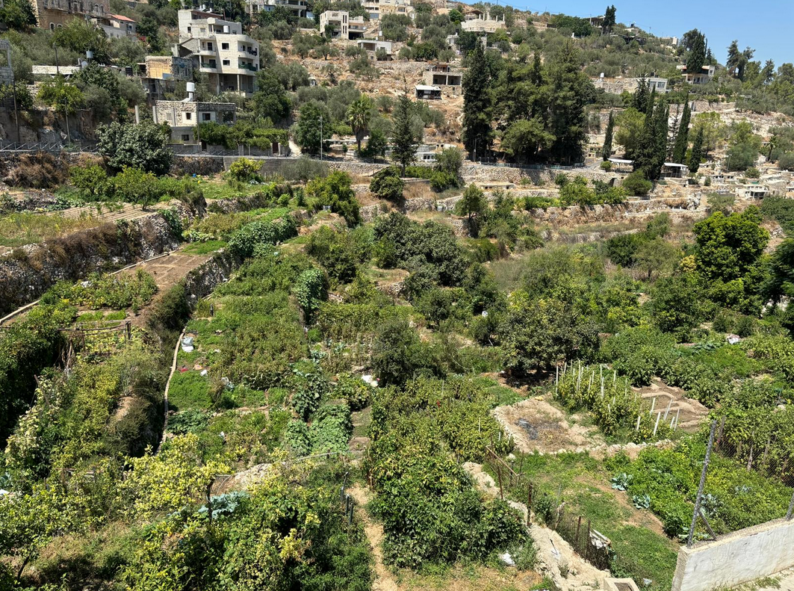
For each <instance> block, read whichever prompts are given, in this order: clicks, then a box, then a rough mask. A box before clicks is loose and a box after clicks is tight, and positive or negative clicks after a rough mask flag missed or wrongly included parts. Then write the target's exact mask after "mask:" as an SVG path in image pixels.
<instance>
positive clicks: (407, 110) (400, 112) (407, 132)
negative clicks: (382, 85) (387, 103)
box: [392, 94, 419, 175]
mask: <svg viewBox="0 0 794 591" xmlns="http://www.w3.org/2000/svg"><path fill="white" fill-rule="evenodd" d="M392 121H393V122H394V131H393V133H392V158H393V159H394V161H395V162H398V163H399V164H400V166H401V167H402V174H403V175H405V167H406V166H408V165H409V164H410V163H411V162H413V161H414V158H415V157H416V150H417V149H418V147H419V146H418V143H417V141H416V138H415V137H414V132H413V131H412V130H411V99H409V98H408V95H405V94H403V95H402V96H401V97H400V100H399V101H397V107H396V108H395V109H394V117H393V118H392Z"/></svg>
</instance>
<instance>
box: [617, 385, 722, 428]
mask: <svg viewBox="0 0 794 591" xmlns="http://www.w3.org/2000/svg"><path fill="white" fill-rule="evenodd" d="M632 389H633V390H634V391H635V392H637V393H638V394H639V395H640V396H641V397H642V399H643V400H645V401H647V402H648V404H651V405H652V407H653V409H654V410H653V414H654V416H655V415H656V414H657V413H658V412H660V411H661V412H662V419H661V420H667V423H668V424H669V423H670V421H671V420H672V417H677V420H676V422H677V423H678V428H679V429H682V430H684V431H687V432H690V433H693V432H695V431H697V430H698V427H700V425H701V423H703V421H705V420H706V418H707V417H708V414H709V409H708V408H706V407H705V406H703V405H702V404H701V403H700V402H698V401H697V400H694V399H692V398H687V397H686V392H684V390H682V389H681V388H674V387H673V386H668V385H667V384H665V383H664V382H663V381H662V380H660V379H658V378H656V379H654V380H653V381H652V382H651V385H650V386H645V387H643V388H632Z"/></svg>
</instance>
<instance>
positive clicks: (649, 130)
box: [634, 90, 656, 178]
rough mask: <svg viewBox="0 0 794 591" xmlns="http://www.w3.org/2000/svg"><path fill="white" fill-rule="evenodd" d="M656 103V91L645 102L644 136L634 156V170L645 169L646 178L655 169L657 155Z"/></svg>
mask: <svg viewBox="0 0 794 591" xmlns="http://www.w3.org/2000/svg"><path fill="white" fill-rule="evenodd" d="M655 101H656V91H655V90H654V91H652V92H651V93H649V94H648V99H647V100H646V102H645V108H644V109H643V111H644V112H645V124H644V126H643V128H642V135H641V136H640V141H639V142H638V145H637V151H636V153H635V155H634V169H635V170H640V169H645V171H646V172H645V176H646V178H647V176H648V170H649V169H650V168H652V167H653V161H654V157H655V154H656V134H655V133H654V132H655V129H656V127H655V125H654V120H653V105H654V102H655Z"/></svg>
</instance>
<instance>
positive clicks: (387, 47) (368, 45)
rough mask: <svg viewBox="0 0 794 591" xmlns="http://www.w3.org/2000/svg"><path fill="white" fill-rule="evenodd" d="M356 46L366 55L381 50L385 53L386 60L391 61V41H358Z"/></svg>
mask: <svg viewBox="0 0 794 591" xmlns="http://www.w3.org/2000/svg"><path fill="white" fill-rule="evenodd" d="M356 45H358V46H359V47H360V48H361V49H363V50H364V51H366V52H368V53H376V52H377V51H378V50H379V49H382V50H383V51H384V52H386V58H387V59H391V57H392V45H391V41H375V40H374V39H359V40H358V41H356Z"/></svg>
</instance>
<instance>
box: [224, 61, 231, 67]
mask: <svg viewBox="0 0 794 591" xmlns="http://www.w3.org/2000/svg"><path fill="white" fill-rule="evenodd" d="M223 65H224V66H231V65H232V62H231V61H230V60H223Z"/></svg>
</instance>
